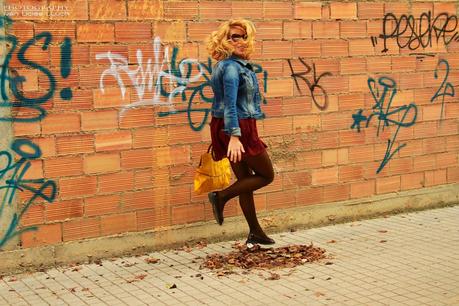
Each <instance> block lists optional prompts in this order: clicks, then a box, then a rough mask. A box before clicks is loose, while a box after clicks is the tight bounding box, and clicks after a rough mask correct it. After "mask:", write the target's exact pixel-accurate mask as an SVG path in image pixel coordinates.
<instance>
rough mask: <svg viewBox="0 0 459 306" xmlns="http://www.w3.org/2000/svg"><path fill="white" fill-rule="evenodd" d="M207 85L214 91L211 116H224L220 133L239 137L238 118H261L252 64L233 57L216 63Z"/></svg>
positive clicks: (256, 83) (262, 116)
mask: <svg viewBox="0 0 459 306" xmlns="http://www.w3.org/2000/svg"><path fill="white" fill-rule="evenodd" d="M210 84H211V86H212V90H213V92H214V101H213V103H212V116H214V117H216V118H223V119H224V132H225V133H226V134H228V135H234V136H241V129H240V128H239V119H247V118H255V119H262V118H264V117H265V116H264V114H263V113H262V111H261V108H260V102H261V96H260V92H259V89H258V80H257V77H256V75H255V72H253V70H252V66H251V65H250V64H249V63H247V62H246V61H245V60H243V59H240V58H238V57H236V56H234V55H233V56H230V57H229V58H227V59H225V60H222V61H220V62H218V63H217V64H216V65H215V67H214V69H213V72H212V77H211V81H210Z"/></svg>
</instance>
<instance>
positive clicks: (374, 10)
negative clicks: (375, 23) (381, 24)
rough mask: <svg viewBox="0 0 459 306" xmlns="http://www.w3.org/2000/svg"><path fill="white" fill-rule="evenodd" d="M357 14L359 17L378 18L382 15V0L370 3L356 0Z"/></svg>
mask: <svg viewBox="0 0 459 306" xmlns="http://www.w3.org/2000/svg"><path fill="white" fill-rule="evenodd" d="M357 9H358V11H357V15H358V17H359V19H360V20H361V19H378V18H382V17H383V16H384V2H381V3H370V2H358V3H357Z"/></svg>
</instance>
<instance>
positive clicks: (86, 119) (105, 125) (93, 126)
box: [81, 110, 118, 131]
mask: <svg viewBox="0 0 459 306" xmlns="http://www.w3.org/2000/svg"><path fill="white" fill-rule="evenodd" d="M117 128H118V112H117V111H114V110H106V111H94V112H81V129H82V130H83V131H91V130H106V129H109V130H110V129H117Z"/></svg>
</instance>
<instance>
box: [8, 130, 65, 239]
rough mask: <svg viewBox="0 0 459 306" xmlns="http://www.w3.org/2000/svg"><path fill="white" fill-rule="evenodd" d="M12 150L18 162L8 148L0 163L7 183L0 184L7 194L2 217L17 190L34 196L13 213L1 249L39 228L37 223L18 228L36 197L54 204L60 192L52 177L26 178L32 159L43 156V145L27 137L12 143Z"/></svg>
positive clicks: (11, 203)
mask: <svg viewBox="0 0 459 306" xmlns="http://www.w3.org/2000/svg"><path fill="white" fill-rule="evenodd" d="M11 151H12V152H14V153H16V154H17V155H18V156H19V157H20V159H19V160H18V161H16V162H13V156H12V155H11V153H10V152H9V151H6V150H5V151H1V152H0V161H1V163H0V164H1V165H2V166H1V168H0V179H2V180H4V181H5V184H4V185H3V186H0V189H2V190H3V194H4V195H3V199H2V200H1V203H0V217H1V216H2V213H3V210H4V209H5V207H6V206H7V205H8V206H11V205H13V203H14V202H13V200H14V197H15V195H16V193H17V191H18V190H19V191H25V190H27V191H29V192H30V193H31V196H30V198H28V199H27V200H26V202H25V204H24V205H23V206H22V208H21V209H20V211H19V213H18V212H15V213H14V214H13V216H12V218H11V221H10V222H9V225H8V228H7V229H6V230H5V232H4V233H1V234H0V248H1V247H3V246H4V245H5V243H7V242H8V241H9V240H10V239H11V238H13V237H15V236H17V235H19V234H21V233H24V232H27V231H34V230H37V227H35V226H28V227H24V228H21V229H18V226H19V222H20V220H21V218H22V216H23V215H24V213H25V212H26V211H27V210H28V209H29V208H30V206H31V205H32V204H33V203H34V202H35V201H36V200H37V199H43V200H45V201H46V202H48V203H52V202H53V201H54V199H55V197H56V193H57V186H56V183H55V182H54V181H52V180H45V179H43V178H41V179H25V178H24V177H25V176H26V174H27V171H28V170H29V169H30V167H31V161H32V160H35V159H38V158H40V157H41V155H42V154H41V150H40V148H39V147H38V146H37V145H36V144H34V143H33V142H32V141H30V140H28V139H16V140H15V141H13V143H12V144H11Z"/></svg>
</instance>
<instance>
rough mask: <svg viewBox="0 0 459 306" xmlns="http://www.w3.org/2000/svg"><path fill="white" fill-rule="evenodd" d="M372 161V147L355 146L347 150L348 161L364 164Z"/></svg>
mask: <svg viewBox="0 0 459 306" xmlns="http://www.w3.org/2000/svg"><path fill="white" fill-rule="evenodd" d="M373 160H374V147H373V145H366V146H357V147H350V148H349V161H350V162H351V163H354V162H359V163H361V162H366V161H373Z"/></svg>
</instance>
